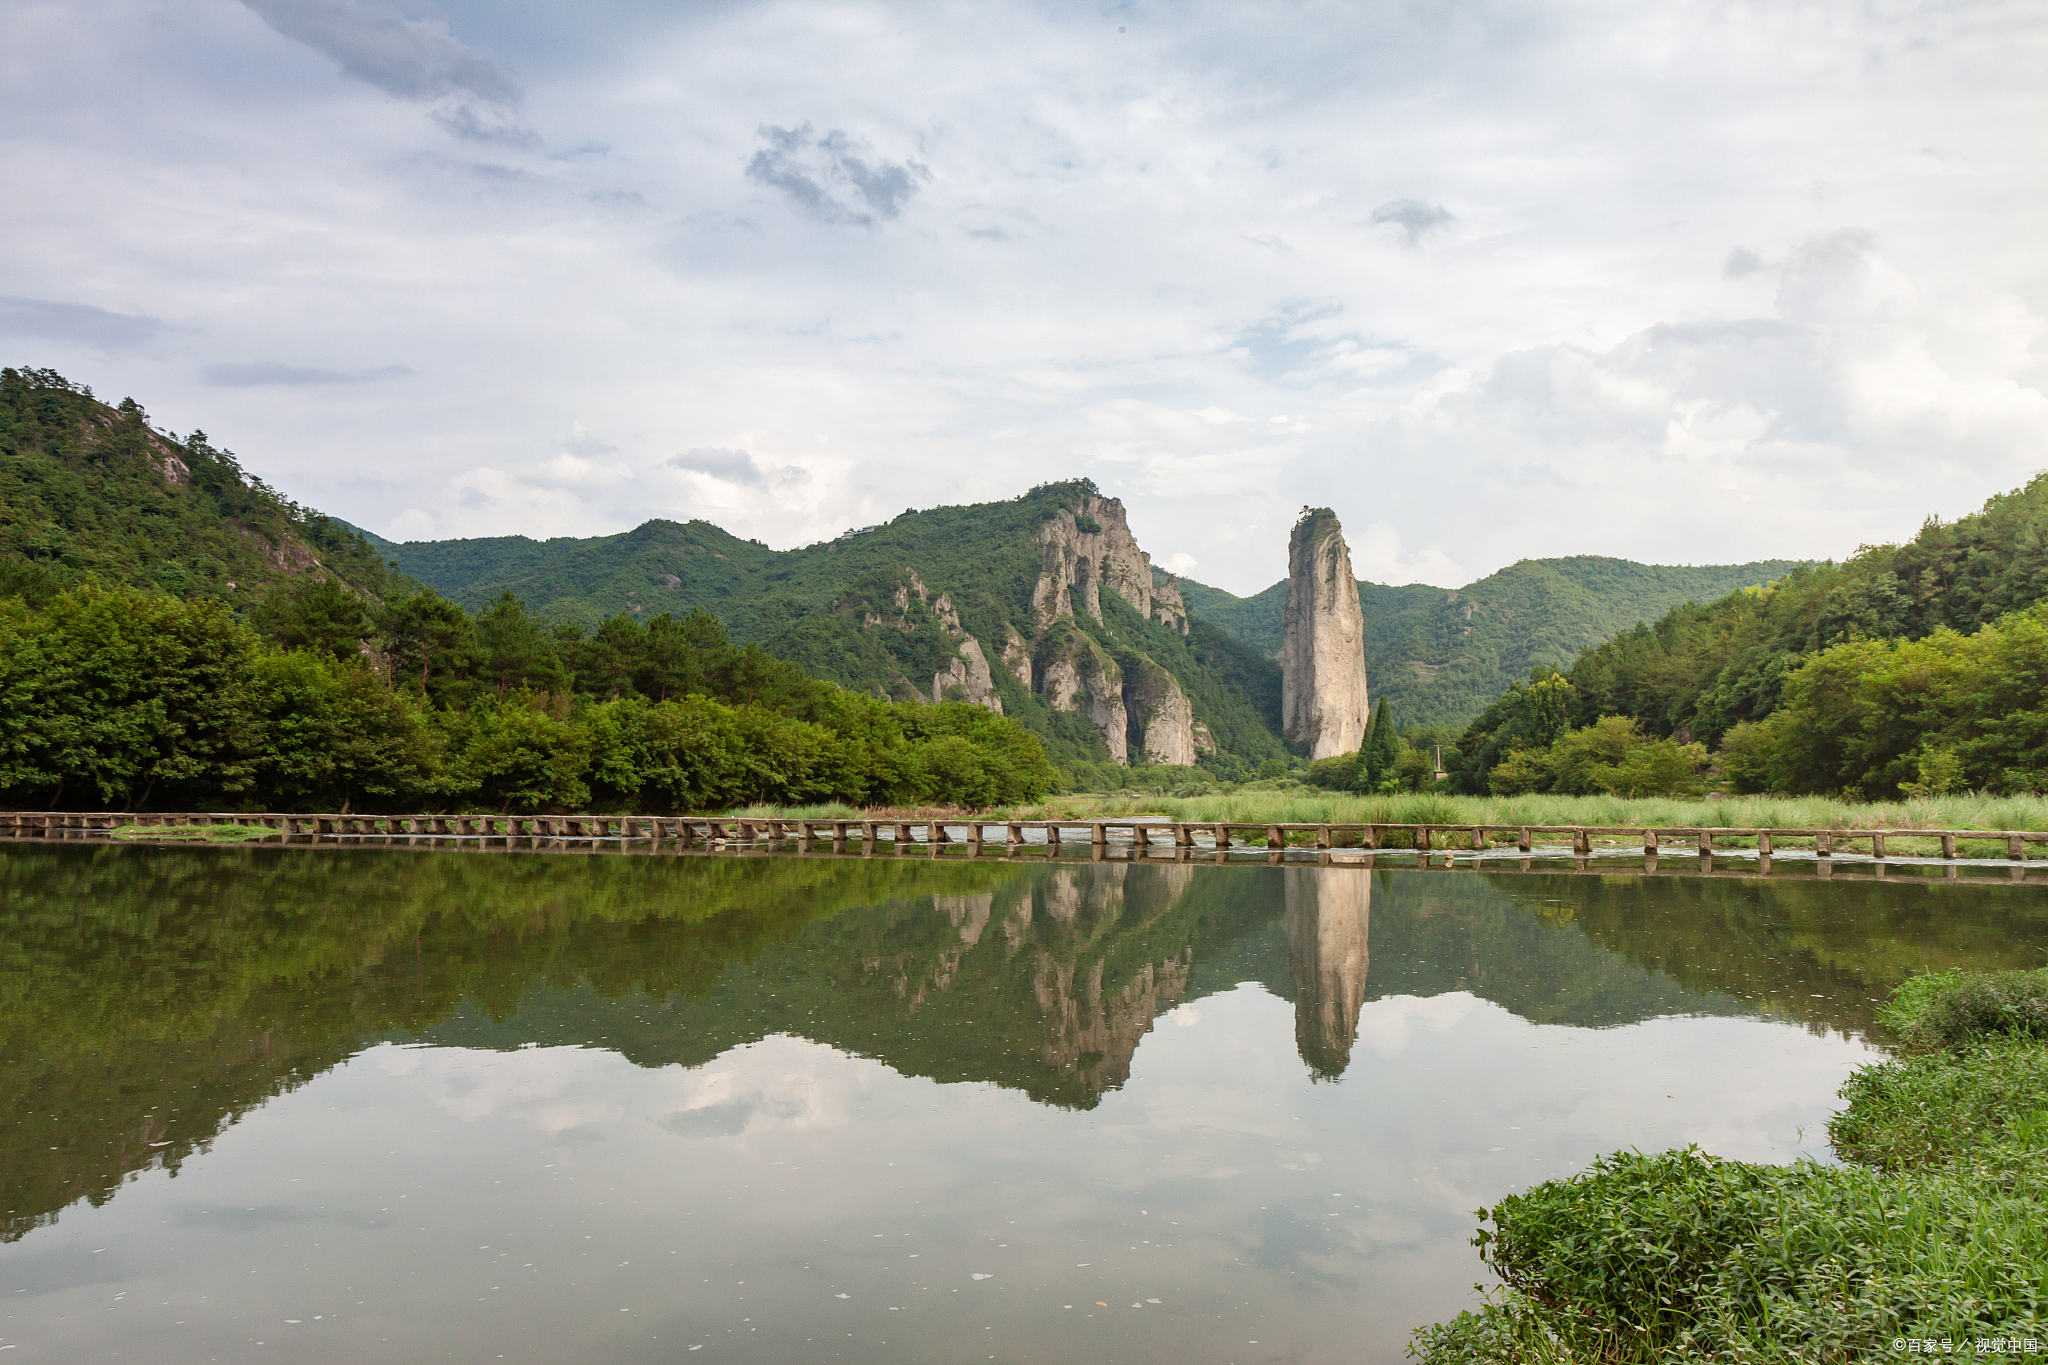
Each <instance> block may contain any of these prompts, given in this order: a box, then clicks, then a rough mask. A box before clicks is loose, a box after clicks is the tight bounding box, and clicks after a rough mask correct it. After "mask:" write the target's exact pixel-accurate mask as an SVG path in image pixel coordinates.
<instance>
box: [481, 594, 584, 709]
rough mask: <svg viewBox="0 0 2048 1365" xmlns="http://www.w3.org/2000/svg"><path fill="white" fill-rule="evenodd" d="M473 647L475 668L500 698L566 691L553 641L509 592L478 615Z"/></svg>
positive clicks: (565, 683)
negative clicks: (517, 693)
mask: <svg viewBox="0 0 2048 1365" xmlns="http://www.w3.org/2000/svg"><path fill="white" fill-rule="evenodd" d="M476 648H477V656H478V667H479V668H480V669H481V670H482V672H483V676H484V677H485V678H486V679H487V680H489V681H490V682H492V683H494V684H495V685H496V686H497V689H498V695H499V696H500V697H502V696H504V695H505V694H506V693H508V692H514V691H525V692H542V691H547V692H554V691H565V690H567V688H568V685H569V679H568V674H567V670H566V669H564V668H563V667H562V660H561V656H560V655H559V654H558V653H557V652H556V650H555V642H554V641H553V640H552V639H550V638H549V637H548V634H547V632H546V631H544V630H543V629H541V625H540V623H539V622H538V621H536V620H534V619H533V618H532V617H531V616H529V615H527V614H526V604H525V603H523V602H521V601H520V600H519V599H518V598H517V597H514V596H513V595H512V593H511V591H510V590H509V589H508V590H506V591H505V592H501V593H499V594H498V596H497V599H496V600H495V601H493V602H492V603H491V604H490V605H489V606H488V607H485V608H484V609H483V610H482V611H481V612H479V613H478V614H477V617H476Z"/></svg>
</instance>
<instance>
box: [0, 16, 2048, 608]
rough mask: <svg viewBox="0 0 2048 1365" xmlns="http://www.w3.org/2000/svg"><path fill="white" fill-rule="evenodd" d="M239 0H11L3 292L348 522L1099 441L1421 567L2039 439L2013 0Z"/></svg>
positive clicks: (1677, 539)
mask: <svg viewBox="0 0 2048 1365" xmlns="http://www.w3.org/2000/svg"><path fill="white" fill-rule="evenodd" d="M109 5H111V6H112V7H111V9H110V8H109ZM249 5H250V8H248V9H239V8H235V7H226V6H223V7H209V6H188V7H180V8H176V9H172V10H163V9H161V7H148V6H144V5H143V4H142V3H141V0H106V2H105V3H98V4H93V5H87V4H85V3H84V0H40V3H38V4H36V5H31V6H22V7H16V8H15V9H13V10H10V11H9V12H8V14H7V17H6V18H5V19H0V35H4V38H5V41H4V42H0V53H4V54H5V55H4V56H0V71H4V72H5V75H6V79H5V80H0V119H4V122H0V126H4V127H5V128H6V129H7V130H8V131H7V134H6V138H7V147H8V152H9V165H10V177H11V183H13V184H15V185H16V186H17V187H18V189H19V191H20V192H18V193H16V194H14V195H10V196H8V198H7V199H6V201H5V202H4V203H0V239H4V240H5V241H6V242H7V243H8V248H9V249H8V251H7V252H6V253H4V254H0V296H6V299H7V300H8V302H6V303H5V304H4V305H0V333H5V335H6V337H7V339H8V341H9V344H10V345H11V346H12V348H13V354H12V355H11V356H10V357H9V363H15V364H22V363H29V364H39V365H40V364H48V365H52V366H55V367H56V368H59V369H62V370H64V371H65V372H67V373H69V374H71V375H72V376H73V377H74V378H76V379H79V380H81V381H84V382H87V383H90V384H92V385H93V386H94V387H95V389H96V390H98V391H100V392H103V393H107V392H112V393H133V394H134V395H135V396H136V397H137V398H138V399H140V400H142V401H143V402H144V403H145V405H146V406H148V408H149V409H150V410H151V412H152V413H153V414H156V415H157V416H158V418H159V420H163V421H165V422H166V423H167V424H169V425H173V426H176V427H177V428H178V429H181V430H183V429H189V428H191V427H195V426H203V427H204V428H205V429H206V430H207V431H209V432H211V433H213V434H214V435H215V438H216V439H218V440H222V441H224V442H225V443H226V444H228V445H230V446H232V447H233V448H234V449H235V450H237V451H238V452H239V453H240V454H241V455H242V457H243V458H244V460H245V461H246V462H248V463H249V464H250V465H251V467H253V468H255V469H256V470H258V471H259V472H261V473H262V474H263V475H264V477H265V478H267V479H270V480H271V481H272V482H274V483H276V484H277V485H278V486H280V487H282V488H284V489H286V490H287V491H288V492H290V493H292V494H293V495H294V496H296V497H299V498H301V499H302V500H305V501H308V502H310V503H312V504H314V505H316V506H321V507H323V508H326V509H328V510H332V511H333V512H335V513H336V514H338V515H341V516H345V517H348V518H350V519H351V520H355V521H360V522H362V523H364V524H366V525H370V526H372V527H380V528H394V527H397V526H399V525H400V524H401V521H402V522H403V524H404V525H405V526H408V527H420V526H432V527H433V528H435V533H436V534H441V535H449V534H463V535H483V534H504V533H510V532H525V533H527V534H531V535H549V534H593V533H598V532H605V531H616V530H622V529H625V528H627V527H630V526H632V525H634V524H637V523H638V522H639V521H641V520H643V519H645V518H646V517H649V516H656V515H661V516H672V517H678V518H683V517H690V516H705V517H708V518H710V519H712V520H716V521H718V522H720V524H722V525H726V526H727V527H728V528H729V529H732V530H734V531H735V532H736V533H738V534H742V535H750V536H757V537H759V538H761V539H763V540H765V541H767V542H768V543H770V544H773V545H778V546H788V545H796V544H802V543H806V542H808V541H811V540H816V539H820V538H822V537H825V536H829V535H831V534H833V533H835V532H836V531H838V530H841V529H844V528H845V527H847V526H851V525H860V524H867V523H870V522H873V521H876V520H879V519H881V518H882V517H885V516H889V515H893V514H894V513H896V512H897V511H900V510H901V509H902V508H903V507H905V506H907V505H919V506H927V505H932V504H935V503H940V502H960V501H969V500H976V499H982V498H1002V497H1009V496H1013V495H1015V494H1016V493H1017V492H1019V491H1021V490H1022V489H1024V488H1026V487H1028V486H1030V485H1031V484H1034V483H1038V482H1042V481H1044V480H1045V479H1048V478H1059V477H1066V476H1069V475H1077V474H1087V475H1090V476H1092V477H1094V478H1095V479H1096V480H1097V481H1098V482H1099V483H1100V484H1102V485H1103V486H1104V487H1105V488H1106V489H1107V490H1108V491H1110V492H1113V493H1117V494H1119V495H1121V496H1123V497H1124V498H1125V500H1126V502H1127V503H1128V504H1129V506H1130V509H1131V514H1132V519H1133V524H1134V526H1135V527H1136V528H1137V530H1138V533H1139V536H1140V540H1141V542H1142V543H1145V544H1147V545H1148V546H1149V547H1151V548H1153V549H1154V550H1155V551H1156V550H1158V549H1161V548H1163V547H1164V546H1166V545H1169V544H1170V545H1173V546H1174V547H1175V553H1176V554H1185V555H1187V556H1188V557H1189V558H1190V559H1196V558H1199V560H1200V561H1201V565H1202V569H1203V572H1204V575H1205V581H1213V582H1215V583H1217V584H1218V585H1219V586H1224V587H1229V588H1232V589H1233V590H1236V591H1241V592H1249V591H1255V590H1257V589H1259V588H1262V587H1264V586H1265V585H1267V584H1269V583H1271V582H1272V581H1274V580H1275V579H1276V578H1278V577H1279V576H1280V574H1281V572H1282V571H1283V569H1284V555H1285V545H1286V536H1287V526H1288V523H1289V521H1290V520H1291V514H1292V512H1293V510H1294V509H1295V508H1297V507H1299V506H1300V505H1301V504H1302V503H1305V502H1306V503H1313V504H1316V505H1328V506H1332V507H1334V508H1335V509H1336V510H1337V511H1338V513H1339V514H1340V515H1341V516H1342V517H1344V519H1345V520H1346V523H1347V526H1348V527H1350V528H1351V529H1352V534H1353V539H1354V560H1355V561H1356V562H1357V563H1358V566H1359V571H1360V572H1361V573H1362V574H1366V575H1367V576H1369V577H1378V578H1382V579H1391V580H1395V581H1399V580H1402V579H1404V578H1414V579H1419V580H1421V581H1431V582H1445V583H1455V582H1462V581H1465V580H1466V579H1469V578H1470V577H1474V576H1477V575H1479V574H1482V573H1485V572H1487V571H1489V570H1491V569H1493V568H1496V567H1499V566H1500V565H1501V564H1504V563H1506V562H1509V561H1511V560H1513V559H1516V558H1519V557H1523V556H1542V555H1559V554H1574V553H1604V554H1619V555H1628V556H1631V557H1635V558H1642V559H1653V560H1658V561H1663V562H1672V561H1682V562H1716V561H1719V562H1726V561H1735V560H1745V559H1751V558H1757V557H1763V556H1770V555H1827V554H1835V555H1840V554H1844V553H1847V552H1849V551H1851V550H1853V549H1854V547H1855V546H1856V545H1857V544H1858V543H1859V542H1862V541H1868V540H1875V539H1884V538H1892V537H1897V536H1900V535H1907V534H1911V532H1912V531H1913V530H1914V528H1915V527H1917V525H1918V524H1919V522H1920V521H1921V519H1922V518H1923V517H1924V516H1925V515H1926V514H1927V513H1929V512H1940V513H1942V514H1944V515H1954V514H1956V513H1959V512H1963V511H1967V510H1969V509H1970V508H1971V507H1973V506H1974V505H1975V504H1977V503H1979V502H1981V501H1982V499H1983V498H1984V497H1985V496H1987V495H1988V494H1990V493H1993V492H1996V491H1999V490H2001V489H2003V488H2006V487H2010V486H2013V485H2014V484H2016V483H2018V482H2019V481H2020V480H2022V479H2024V478H2025V477H2026V476H2027V475H2028V474H2030V473H2031V472H2032V471H2033V470H2034V469H2036V468H2038V467H2040V466H2041V465H2043V464H2044V463H2048V448H2044V444H2043V441H2044V437H2043V434H2042V433H2043V431H2044V430H2048V424H2044V422H2043V420H2042V419H2043V415H2044V409H2043V401H2044V397H2043V396H2044V392H2048V350H2044V345H2043V311H2044V309H2048V302H2044V299H2043V296H2042V295H2041V293H2040V290H2039V282H2038V278H2039V277H2038V248H2037V247H2036V246H2035V243H2037V242H2038V241H2039V240H2040V239H2041V237H2042V236H2043V235H2048V221H2044V219H2048V160H2044V159H2043V158H2042V157H2041V156H2040V155H2039V139H2038V134H2037V133H2035V132H2034V130H2035V129H2037V128H2039V127H2041V126H2044V124H2048V90H2044V88H2043V87H2042V86H2041V84H2040V82H2039V80H2038V72H2039V70H2040V69H2041V65H2042V62H2043V61H2044V60H2048V18H2044V16H2043V14H2042V13H2041V12H2040V11H2039V9H2038V8H2037V7H2033V6H2029V5H2025V4H2019V3H2000V0H1990V2H1989V3H1986V4H1984V5H1981V6H1975V7H1970V8H1968V9H1966V10H1961V11H1957V10H1953V9H1951V8H1950V7H1945V6H1941V5H1939V4H1936V3H1934V0H1924V3H1921V2H1919V0H1907V2H1906V3H1904V4H1901V5H1897V6H1891V7H1887V8H1886V9H1885V10H1883V11H1882V12H1879V11H1875V10H1869V9H1867V8H1859V7H1850V6H1832V7H1830V6H1823V7H1820V8H1817V9H1816V8H1808V9H1804V10H1799V11H1796V12H1793V11H1784V10H1782V9H1779V10H1773V9H1769V8H1767V7H1754V6H1732V7H1731V6H1704V5H1693V4H1682V5H1680V6H1679V7H1677V8H1676V9H1672V8H1671V7H1664V8H1661V9H1659V8H1654V7H1652V8H1645V7H1641V6H1627V5H1623V4H1620V3H1619V0H1602V3H1595V4H1593V5H1591V6H1578V7H1571V6H1563V5H1557V4H1546V3H1534V2H1533V0H1498V3H1495V4H1493V5H1491V7H1489V8H1487V9H1486V10H1484V11H1483V12H1475V13H1472V14H1468V15H1466V16H1465V17H1464V18H1463V19H1460V20H1457V21H1453V20H1452V19H1450V18H1448V17H1446V16H1444V15H1438V14H1436V12H1433V11H1432V12H1429V13H1428V14H1425V13H1424V12H1422V11H1415V10H1401V9H1398V8H1397V9H1386V8H1384V7H1382V8H1379V9H1374V8H1371V7H1356V8H1354V9H1352V10H1349V11H1341V12H1319V15H1318V17H1317V18H1316V19H1314V20H1313V21H1311V20H1309V19H1307V18H1305V17H1296V16H1290V15H1288V14H1285V13H1281V14H1275V13H1273V12H1272V11H1270V10H1269V9H1254V8H1253V7H1251V6H1249V5H1247V4H1243V3H1233V4H1225V3H1220V0H1217V2H1214V3H1210V2H1206V0H1197V3H1194V4H1191V5H1189V6H1184V7H1181V8H1179V9H1176V10H1174V11H1173V12H1171V13H1170V14H1169V13H1166V12H1161V13H1160V14H1157V15H1153V16H1151V17H1149V18H1147V19H1145V20H1144V21H1143V22H1141V23H1137V24H1133V25H1130V26H1129V27H1130V29H1131V31H1130V32H1128V33H1126V34H1121V35H1119V34H1116V33H1115V32H1114V25H1108V26H1105V25H1104V23H1103V22H1102V21H1101V20H1100V17H1099V16H1097V15H1094V14H1092V13H1081V12H1079V11H1073V12H1068V11H1049V10H1046V9H1043V8H1041V7H1035V6H1030V5H1024V4H1015V3H1001V2H1000V0H999V2H998V3H995V4H991V5H987V6H982V7H978V8H977V9H975V10H974V11H973V13H972V14H971V15H969V14H968V13H967V12H965V11H962V12H959V13H954V12H950V11H934V12H932V13H930V14H928V15H925V16H924V17H922V18H921V19H920V20H919V21H918V22H917V23H915V24H913V23H910V22H908V21H907V20H905V19H904V18H903V17H902V14H901V13H900V12H898V11H891V10H888V9H886V8H882V7H876V6H872V5H870V4H865V3H853V2H851V0H844V2H842V0H810V2H809V3H799V4H790V5H780V4H765V3H760V4H755V3H738V4H733V5H722V6H713V7H697V8H686V9H683V10H662V9H657V8H646V7H634V6H627V7H621V8H618V9H614V10H607V11H604V12H603V14H601V15H585V14H572V12H571V11H565V10H562V9H561V8H560V7H555V6H544V5H541V4H539V3H538V0H509V2H508V3H506V4H502V5H492V6H480V5H475V4H471V3H467V0H464V2H463V3H454V4H451V5H448V6H443V7H440V8H437V9H436V10H435V11H434V13H435V14H436V15H439V16H442V17H437V18H421V17H415V15H416V14H417V13H418V11H416V10H413V9H406V10H404V11H403V12H401V11H400V10H398V9H390V8H385V7H382V6H380V5H378V4H375V3H359V2H358V0H249ZM256 15H260V16H261V18H262V22H260V23H259V22H257V20H256V18H255V17H254V16H256ZM1248 19H1252V20H1255V22H1247V20H1248ZM1618 109H1626V110H1627V111H1628V116H1627V117H1625V118H1622V117H1617V116H1616V110H1618ZM423 111H425V112H428V113H431V114H433V115H434V117H435V119H438V120H439V122H438V123H436V122H435V121H431V120H429V119H426V118H422V117H421V113H422V112H423ZM451 133H452V134H454V136H451ZM785 144H787V145H785ZM1929 148H1932V149H1935V150H1933V151H1931V152H1930V151H1928V150H1925V149H1929ZM763 154H770V155H769V156H768V159H767V160H766V161H762V160H761V159H760V158H761V157H762V155H763ZM778 158H779V159H778ZM750 167H753V168H756V169H755V170H754V172H753V174H751V175H750V173H749V168H750ZM805 186H809V187H810V188H811V190H814V191H815V195H814V196H813V198H812V199H810V200H807V199H806V198H805V197H804V196H805V193H807V191H805V190H804V187H805ZM1439 215H1441V216H1439ZM1375 218H1378V219H1379V223H1378V225H1377V226H1376V225H1375V224H1374V221H1373V220H1374V219H1375ZM850 228H851V229H858V230H849V229H850ZM1282 248H1284V249H1282ZM24 301H28V302H24ZM401 357H402V358H403V360H404V362H405V364H406V365H407V366H410V367H411V368H412V369H413V370H415V371H416V373H413V374H410V375H408V376H405V377H403V379H402V381H398V380H394V381H393V382H378V383H363V382H348V383H344V382H341V380H340V379H338V378H335V377H336V376H340V377H345V378H348V379H358V380H359V379H364V378H370V377H376V376H379V375H380V374H386V373H390V370H389V368H388V367H392V366H394V365H395V364H396V361H397V359H398V358H401ZM209 367H210V368H209ZM237 367H240V368H237ZM209 375H211V376H212V377H213V378H214V379H215V380H216V381H219V380H221V379H223V378H225V379H226V380H227V381H229V382H225V383H223V382H212V383H209V382H208V377H209ZM237 378H239V379H240V380H241V381H243V382H233V381H234V380H236V379H237ZM252 379H253V380H261V381H262V382H250V381H251V380H252ZM1278 416H1284V418H1285V420H1282V421H1275V420H1274V418H1275V417H1278ZM1240 419H1242V420H1240ZM578 422H581V423H583V424H585V425H586V426H587V427H588V429H589V432H591V433H598V435H597V436H595V437H591V439H600V438H601V440H602V441H603V442H605V443H608V444H609V445H610V446H611V447H612V449H610V450H604V451H600V450H596V449H589V448H583V447H581V446H577V445H575V444H574V442H575V441H576V440H578V439H582V438H576V437H574V436H573V432H574V430H575V424H576V423H578ZM563 432H571V433H572V437H571V438H567V439H566V440H565V438H561V437H560V436H559V435H558V434H559V433H563ZM703 451H714V452H741V453H743V454H744V455H745V457H746V460H747V461H748V462H749V463H750V465H751V468H752V470H753V471H754V472H753V475H751V476H749V475H748V473H747V466H743V465H741V464H739V463H737V462H730V461H729V462H727V463H725V464H722V465H719V466H718V468H716V469H714V468H710V467H708V466H709V465H711V464H713V463H715V460H714V459H713V457H710V456H699V457H698V460H697V464H698V466H699V467H696V468H689V467H685V466H684V465H678V464H675V463H673V461H675V460H676V459H678V458H686V457H689V456H691V455H693V454H696V453H698V452H703ZM679 453H680V456H679ZM721 471H722V472H721ZM402 509H416V510H415V511H410V512H408V511H404V510H402Z"/></svg>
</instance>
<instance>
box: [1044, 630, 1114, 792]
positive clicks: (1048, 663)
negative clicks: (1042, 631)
mask: <svg viewBox="0 0 2048 1365" xmlns="http://www.w3.org/2000/svg"><path fill="white" fill-rule="evenodd" d="M1035 671H1036V673H1037V675H1038V693H1039V695H1040V696H1042V697H1044V698H1045V704H1046V705H1047V706H1050V707H1051V708H1052V709H1053V710H1055V711H1079V712H1081V713H1082V714H1083V715H1085V716H1087V717H1088V722H1089V724H1091V725H1093V726H1094V727H1095V728H1096V730H1097V731H1098V732H1099V733H1100V734H1101V735H1102V742H1103V744H1104V745H1105V746H1107V747H1108V749H1109V756H1110V758H1111V759H1113V760H1114V761H1116V762H1118V763H1128V762H1130V754H1131V742H1130V716H1129V713H1128V712H1126V711H1125V710H1124V680H1123V670H1121V669H1120V668H1118V667H1117V664H1116V660H1114V659H1112V658H1110V657H1109V655H1107V654H1105V653H1103V651H1102V650H1101V648H1100V647H1098V646H1097V645H1096V644H1095V642H1094V641H1093V640H1090V639H1089V638H1088V637H1087V636H1085V635H1083V634H1081V632H1079V631H1077V630H1072V629H1068V630H1055V631H1052V632H1049V633H1048V635H1047V638H1046V641H1045V644H1044V645H1043V646H1042V647H1041V651H1040V653H1039V657H1038V661H1037V666H1036V670H1035Z"/></svg>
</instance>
